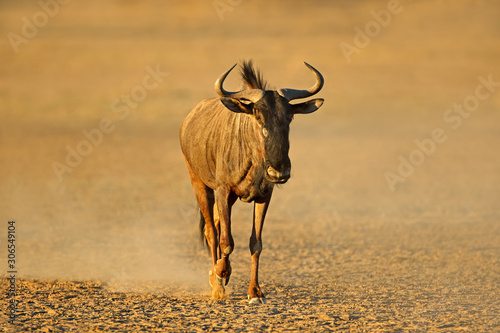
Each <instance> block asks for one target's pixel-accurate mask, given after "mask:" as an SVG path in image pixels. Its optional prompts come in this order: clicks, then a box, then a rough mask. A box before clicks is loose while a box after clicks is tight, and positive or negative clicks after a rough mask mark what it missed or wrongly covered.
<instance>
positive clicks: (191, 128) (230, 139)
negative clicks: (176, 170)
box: [180, 98, 273, 201]
mask: <svg viewBox="0 0 500 333" xmlns="http://www.w3.org/2000/svg"><path fill="white" fill-rule="evenodd" d="M220 105H221V101H220V99H219V98H212V99H206V100H204V101H202V102H201V103H200V104H198V106H197V107H196V108H195V109H194V110H193V111H192V112H191V113H190V114H189V115H188V117H187V118H186V120H185V121H184V123H183V126H182V130H181V134H180V136H181V143H182V142H188V141H190V144H189V145H183V144H181V148H182V152H183V154H184V156H185V158H186V160H187V162H188V163H189V165H190V166H191V168H192V170H193V171H194V172H195V173H196V174H197V175H198V177H199V178H200V179H201V180H202V181H203V182H204V183H205V184H206V185H207V186H208V187H210V188H212V189H216V188H217V186H218V184H219V185H221V184H226V185H227V186H229V187H230V189H231V191H233V192H234V193H235V194H236V195H237V196H238V197H240V198H241V200H242V201H252V200H254V199H255V198H256V197H257V198H261V197H263V196H265V195H267V194H268V193H269V191H270V188H271V187H272V186H273V184H272V183H270V182H269V181H268V180H267V179H266V178H265V164H264V160H263V151H262V149H261V148H260V147H261V146H262V141H263V138H262V137H261V136H260V135H259V128H258V125H257V124H256V123H255V122H254V121H252V119H251V116H249V115H247V114H245V113H236V112H232V111H230V110H228V109H226V108H222V107H220Z"/></svg>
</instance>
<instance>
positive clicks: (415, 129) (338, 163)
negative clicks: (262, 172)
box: [0, 0, 500, 332]
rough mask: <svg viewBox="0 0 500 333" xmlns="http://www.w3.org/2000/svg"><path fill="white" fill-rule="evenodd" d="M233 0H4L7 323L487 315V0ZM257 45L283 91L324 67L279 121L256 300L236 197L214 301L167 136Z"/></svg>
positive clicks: (491, 48)
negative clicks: (225, 273)
mask: <svg viewBox="0 0 500 333" xmlns="http://www.w3.org/2000/svg"><path fill="white" fill-rule="evenodd" d="M224 3H226V4H228V6H229V7H219V9H218V10H217V9H216V8H214V6H213V3H212V2H211V1H207V2H206V3H203V4H202V3H200V2H194V1H183V2H173V1H172V2H165V1H156V2H155V1H152V2H148V3H147V4H139V3H136V2H132V1H115V2H109V3H106V4H103V3H102V2H98V1H90V2H85V3H80V2H75V1H70V2H68V3H66V4H61V5H59V6H58V7H54V6H53V7H51V8H52V9H50V11H51V13H52V14H53V15H50V16H49V15H45V16H44V14H43V12H41V11H42V10H43V9H42V7H40V5H39V4H37V3H36V2H33V3H32V2H19V1H16V2H15V3H14V2H12V3H7V2H2V3H1V4H0V8H1V10H0V22H1V23H0V32H1V35H2V36H4V38H2V39H1V40H0V54H1V59H2V62H1V64H0V115H1V122H0V147H1V154H0V213H1V219H3V222H2V223H1V224H2V227H0V249H1V250H0V253H1V257H2V258H3V259H1V260H0V262H1V267H2V268H1V269H2V270H1V271H0V276H1V277H2V279H1V280H0V281H1V282H0V288H1V293H2V295H5V296H2V297H1V298H0V306H1V308H2V311H0V330H3V331H7V332H9V331H11V332H15V331H28V330H45V331H78V332H81V331H109V330H115V331H134V330H135V331H139V330H144V331H155V330H156V331H168V330H171V331H189V332H191V331H197V330H203V331H286V330H288V331H297V330H307V331H315V332H317V331H335V330H338V331H342V330H347V331H364V332H376V331H381V332H393V331H396V332H399V331H403V332H405V331H415V332H422V331H429V332H433V331H440V332H450V331H457V332H462V331H464V332H498V331H500V320H499V318H500V316H499V313H500V301H499V298H498V294H499V291H500V279H499V276H500V262H499V258H500V247H499V245H498V244H500V224H499V220H500V204H499V202H500V187H499V186H498V184H499V183H500V155H499V154H498V148H497V147H498V146H499V144H500V130H499V127H498V124H499V121H500V116H499V111H500V86H499V85H498V84H497V83H496V82H500V63H499V62H498V59H499V56H500V43H499V42H500V26H499V25H498V17H499V15H500V5H498V4H496V3H495V2H493V1H444V0H443V1H401V2H400V3H399V6H397V7H391V6H390V5H389V4H390V3H391V2H387V1H357V2H347V1H345V2H327V1H308V2H300V1H293V2H292V1H289V2H287V5H286V6H284V5H283V4H284V3H283V2H264V1H242V2H241V3H237V2H234V1H233V2H230V1H225V2H224ZM229 3H232V4H233V5H229ZM221 8H226V9H227V10H226V11H224V10H223V9H221ZM46 10H47V9H46ZM390 10H392V14H391V16H390V18H388V16H387V15H386V16H383V15H384V14H383V13H388V12H389V13H391V12H390ZM40 13H41V14H40ZM373 13H375V14H373ZM374 15H375V16H378V17H379V20H382V21H381V22H382V23H383V25H381V24H378V25H377V23H376V21H375V18H374ZM381 15H382V16H381ZM44 17H46V18H47V19H46V22H45V21H44ZM381 17H382V18H381ZM383 17H385V20H384V18H383ZM33 20H35V23H36V22H38V23H37V25H38V26H37V27H36V31H34V29H31V30H30V28H29V27H28V25H29V23H26V22H27V21H29V22H33ZM36 20H38V21H36ZM374 22H375V23H374ZM25 25H26V27H25ZM370 27H371V28H370ZM377 27H378V28H377ZM366 29H374V30H371V31H368V33H369V34H370V36H369V37H366V38H363V37H360V36H359V35H358V34H359V31H360V30H361V31H366ZM11 33H12V34H11ZM13 34H16V35H17V36H20V37H19V38H24V40H23V42H19V43H18V44H16V43H14V44H12V43H11V42H10V41H9V38H11V39H12V38H13V37H12V36H14V35H13ZM9 36H10V37H9ZM17 40H18V41H19V40H20V39H17ZM346 44H349V45H350V46H351V47H356V51H353V53H352V54H350V55H348V56H347V57H346V55H345V53H344V52H343V51H342V48H341V45H344V49H345V45H346ZM248 58H253V59H254V62H255V63H256V65H257V66H259V67H260V68H261V69H262V70H263V72H264V74H265V76H266V78H267V79H268V81H269V82H270V83H271V85H272V86H274V87H276V88H278V87H294V88H305V87H308V86H309V85H311V84H312V77H311V75H310V73H309V72H308V71H307V69H306V68H305V67H304V66H303V64H302V61H304V60H305V61H307V62H309V63H311V64H312V65H313V66H315V67H316V68H318V69H319V70H320V71H321V72H322V73H323V75H324V77H325V80H326V83H325V86H324V88H323V90H322V92H320V93H319V94H318V97H322V98H325V104H324V106H323V107H322V108H321V109H320V110H319V111H318V112H316V113H314V114H312V115H307V116H297V117H296V118H295V120H294V122H293V123H292V129H291V136H290V141H291V151H290V157H291V160H292V173H293V174H292V179H291V180H290V181H289V182H288V183H287V184H286V185H284V186H282V188H281V189H279V190H277V191H275V194H274V196H273V200H272V202H271V207H270V211H269V213H268V218H267V219H266V225H265V228H264V235H263V240H264V252H263V254H262V256H261V270H260V272H261V274H260V280H261V287H262V288H263V291H264V292H265V293H266V296H267V298H268V303H267V304H266V305H262V306H258V307H256V306H249V305H248V304H247V301H246V291H247V288H248V283H249V280H250V256H249V251H248V238H249V236H250V231H251V216H252V213H251V211H252V209H251V208H252V206H251V205H248V204H244V203H237V204H236V205H235V208H234V211H233V236H234V239H235V242H236V247H235V251H234V253H233V255H232V257H231V258H232V259H231V260H232V265H233V274H232V277H231V281H230V285H229V288H228V299H227V300H225V301H217V302H214V301H212V300H211V299H210V297H209V293H210V287H209V285H208V270H209V269H210V259H209V258H208V256H207V254H206V251H205V250H204V249H203V248H202V247H201V245H200V244H199V242H198V234H197V224H198V217H197V208H196V203H195V200H194V196H193V192H192V189H191V185H190V183H189V179H188V175H187V170H186V167H185V165H184V161H183V159H182V155H181V153H180V149H179V144H178V128H179V126H180V123H181V122H182V120H183V118H184V117H185V115H186V114H187V113H188V112H189V111H190V110H191V109H192V108H193V107H194V105H196V103H198V102H199V101H200V100H201V99H203V98H206V97H211V96H214V94H215V92H214V91H213V83H214V80H215V79H216V78H217V76H218V75H220V73H221V72H223V71H225V70H226V69H228V68H229V67H230V66H232V65H233V64H234V63H235V62H237V61H239V60H241V59H248ZM154 71H156V72H159V73H161V75H160V76H158V75H157V76H156V79H155V77H153V76H151V75H152V74H151V73H152V72H154ZM167 73H168V74H167ZM487 81H490V82H491V83H490V84H486V85H485V84H484V82H487ZM146 86H147V87H148V88H147V89H146V88H145V87H146ZM237 87H238V80H237V78H236V77H230V78H228V88H230V89H231V88H233V89H236V88H237ZM126 95H132V96H136V97H135V99H134V100H130V101H129V103H128V104H127V103H126V102H125V101H124V100H123V98H127V97H126ZM460 107H461V108H462V110H465V111H461V112H462V113H459V112H458V111H453V110H458V108H460ZM103 119H104V121H103ZM106 119H107V120H106ZM103 124H104V125H103ZM96 129H99V130H100V131H101V134H102V135H101V136H99V135H97V134H95V133H96ZM436 130H437V132H436ZM85 133H87V136H88V135H89V134H88V133H94V136H93V140H94V143H89V142H90V141H89V139H88V137H87V136H86V134H85ZM436 133H438V134H436ZM431 139H432V140H433V141H432V142H431V141H430V140H431ZM422 147H423V148H422ZM77 150H79V151H80V152H83V153H82V154H81V156H80V157H79V158H78V157H74V156H73V157H68V151H77ZM402 160H404V161H406V162H401V161H402ZM408 161H413V162H408ZM408 163H409V164H408ZM412 163H413V164H412ZM54 165H56V166H58V167H59V168H60V167H61V166H65V167H66V168H65V169H59V170H64V172H61V171H59V172H57V169H56V171H55V170H54ZM408 165H410V166H408ZM388 175H390V176H388ZM387 177H392V178H389V179H392V182H391V181H390V180H389V181H388V178H387ZM394 177H399V178H394ZM394 179H398V181H394ZM9 220H15V221H16V243H15V244H16V267H15V269H16V272H17V273H16V283H17V291H16V295H15V299H16V301H17V305H16V318H15V321H14V323H13V324H11V323H8V315H9V313H10V312H9V308H8V302H9V301H10V300H11V299H12V298H11V297H10V296H9V295H8V289H9V280H8V276H9V275H10V273H8V271H9V270H10V269H9V267H8V264H7V255H8V253H7V251H6V250H7V244H9V243H8V242H7V240H8V235H7V231H8V223H7V222H8V221H9Z"/></svg>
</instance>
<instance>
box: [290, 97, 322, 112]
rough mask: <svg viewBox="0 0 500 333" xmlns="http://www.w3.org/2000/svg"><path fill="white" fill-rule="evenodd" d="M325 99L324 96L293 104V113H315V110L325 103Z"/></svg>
mask: <svg viewBox="0 0 500 333" xmlns="http://www.w3.org/2000/svg"><path fill="white" fill-rule="evenodd" d="M323 101H324V99H323V98H316V99H311V100H310V101H307V102H304V103H299V104H292V113H294V114H297V113H302V114H306V113H313V112H314V111H316V110H317V109H319V108H320V106H321V105H323Z"/></svg>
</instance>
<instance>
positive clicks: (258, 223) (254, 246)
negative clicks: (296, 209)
mask: <svg viewBox="0 0 500 333" xmlns="http://www.w3.org/2000/svg"><path fill="white" fill-rule="evenodd" d="M272 194H273V192H272V190H271V191H270V192H269V195H267V196H266V198H265V199H264V200H260V201H257V200H256V201H255V203H254V210H253V227H252V236H251V237H250V253H251V254H252V280H251V281H250V287H249V288H248V299H249V300H250V304H259V303H266V298H265V297H264V293H263V292H262V291H261V290H260V287H259V257H260V253H261V252H262V237H261V236H262V228H263V227H264V219H265V218H266V213H267V208H268V207H269V202H271V196H272Z"/></svg>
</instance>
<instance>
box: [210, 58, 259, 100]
mask: <svg viewBox="0 0 500 333" xmlns="http://www.w3.org/2000/svg"><path fill="white" fill-rule="evenodd" d="M236 65H237V64H234V66H233V67H231V68H230V69H229V70H228V71H226V72H225V73H223V74H222V75H221V76H219V78H218V79H217V80H216V81H215V91H216V92H217V94H218V95H219V96H220V97H231V98H235V99H246V100H249V101H251V102H252V103H257V102H258V101H259V100H260V99H261V98H262V97H263V96H264V94H265V91H264V90H261V89H248V90H241V91H235V92H231V91H226V90H224V88H223V87H222V85H223V84H224V80H225V79H226V77H227V75H228V74H229V72H231V71H232V70H233V68H234V67H236Z"/></svg>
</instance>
